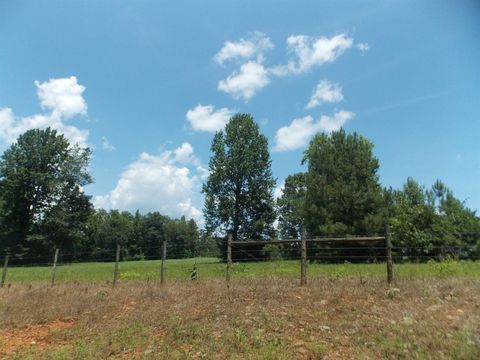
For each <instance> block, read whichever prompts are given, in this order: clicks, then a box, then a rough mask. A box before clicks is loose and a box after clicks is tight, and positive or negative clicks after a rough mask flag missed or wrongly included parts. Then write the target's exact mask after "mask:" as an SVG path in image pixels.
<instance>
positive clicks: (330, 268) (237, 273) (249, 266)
mask: <svg viewBox="0 0 480 360" xmlns="http://www.w3.org/2000/svg"><path fill="white" fill-rule="evenodd" d="M195 262H196V263H197V268H198V273H199V276H200V278H201V279H208V278H220V277H223V276H224V274H225V264H221V263H218V262H217V259H215V258H196V259H182V260H167V265H166V278H167V279H188V277H189V274H190V271H191V269H192V266H193V264H194V263H195ZM113 267H114V264H113V263H81V264H71V265H60V266H58V268H57V281H58V282H64V281H74V280H77V281H85V280H87V281H106V280H111V279H112V276H113ZM233 270H234V277H236V278H248V277H258V276H270V275H277V276H281V277H297V276H299V272H300V263H299V261H296V260H288V261H270V262H252V263H238V264H234V267H233ZM159 271H160V261H156V260H149V261H126V262H121V265H120V272H121V280H133V279H156V278H158V277H159ZM50 274H51V268H50V267H38V266H35V267H14V268H10V269H9V270H8V274H7V283H19V282H23V283H25V282H37V281H49V279H50ZM308 275H309V276H312V277H319V276H329V277H333V278H341V277H352V276H353V277H365V278H369V277H384V276H386V266H385V264H349V263H347V264H317V263H313V264H309V268H308ZM394 275H395V276H396V277H399V278H422V277H448V276H479V275H480V262H458V263H457V262H453V261H452V262H447V263H423V264H396V265H394Z"/></svg>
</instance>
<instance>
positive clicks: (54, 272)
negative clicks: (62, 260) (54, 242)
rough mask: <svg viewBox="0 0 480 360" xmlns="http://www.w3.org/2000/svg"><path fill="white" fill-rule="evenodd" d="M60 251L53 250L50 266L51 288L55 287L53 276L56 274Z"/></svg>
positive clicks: (57, 249)
mask: <svg viewBox="0 0 480 360" xmlns="http://www.w3.org/2000/svg"><path fill="white" fill-rule="evenodd" d="M59 251H60V249H59V248H56V249H55V255H54V256H53V265H52V281H51V284H50V285H51V286H52V287H53V285H55V274H56V273H57V260H58V252H59Z"/></svg>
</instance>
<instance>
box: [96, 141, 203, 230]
mask: <svg viewBox="0 0 480 360" xmlns="http://www.w3.org/2000/svg"><path fill="white" fill-rule="evenodd" d="M199 166H201V165H200V162H199V160H198V159H197V158H196V157H195V156H194V154H193V148H192V146H191V145H190V144H189V143H184V144H182V145H181V146H180V147H178V148H177V149H175V150H173V151H170V150H167V151H163V152H162V153H160V154H159V155H151V154H148V153H142V154H140V156H139V158H138V159H137V160H135V161H134V162H133V163H131V164H130V165H128V167H127V168H126V169H125V171H123V173H122V174H121V176H120V179H119V180H118V182H117V185H116V187H115V188H114V189H113V190H112V191H111V192H110V193H109V194H106V195H101V196H96V197H95V200H94V204H95V206H96V207H97V208H105V209H119V210H128V211H135V210H137V209H141V210H143V211H160V212H161V213H162V214H165V215H169V216H172V217H180V216H182V215H185V216H186V217H187V218H193V219H195V220H196V221H199V222H200V223H202V221H203V220H202V212H201V211H200V210H199V209H198V208H197V207H196V206H195V205H193V202H194V196H195V194H196V193H198V191H199V186H200V181H199V176H198V175H197V174H196V172H197V168H198V167H199ZM200 175H201V174H200Z"/></svg>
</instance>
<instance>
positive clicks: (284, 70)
mask: <svg viewBox="0 0 480 360" xmlns="http://www.w3.org/2000/svg"><path fill="white" fill-rule="evenodd" d="M352 45H353V39H352V38H350V37H348V36H347V35H346V34H339V35H335V36H332V37H330V38H328V37H323V36H322V37H319V38H314V37H310V36H306V35H291V36H289V37H288V38H287V47H288V50H289V51H290V52H291V53H292V54H293V56H294V59H290V60H289V61H288V63H287V65H280V66H277V67H274V68H272V69H271V72H272V73H273V74H274V75H277V76H284V75H289V74H300V73H304V72H307V71H309V70H310V69H311V68H312V67H314V66H318V65H322V64H324V63H328V62H333V61H335V60H336V59H337V58H338V57H339V56H340V55H341V54H343V53H344V52H345V50H347V49H349V48H350V47H352Z"/></svg>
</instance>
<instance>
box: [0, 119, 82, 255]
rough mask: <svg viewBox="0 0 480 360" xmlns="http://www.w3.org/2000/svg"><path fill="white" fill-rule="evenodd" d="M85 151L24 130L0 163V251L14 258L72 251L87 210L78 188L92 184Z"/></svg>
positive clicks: (47, 132)
mask: <svg viewBox="0 0 480 360" xmlns="http://www.w3.org/2000/svg"><path fill="white" fill-rule="evenodd" d="M90 157H91V152H90V150H89V149H88V148H81V147H79V146H77V145H71V144H70V143H69V142H68V141H67V139H66V138H65V137H64V136H63V135H61V134H58V133H57V132H56V131H55V130H52V129H50V128H48V129H46V130H38V129H34V130H29V131H27V132H25V133H24V134H23V135H20V137H19V138H18V139H17V142H16V143H14V144H13V145H11V146H10V147H9V148H8V149H7V150H5V152H4V153H3V155H2V157H1V159H0V197H1V198H2V201H3V214H2V217H3V219H2V221H1V223H2V224H3V225H4V235H3V239H2V243H1V245H0V246H1V247H2V248H3V249H4V250H8V251H10V252H13V253H17V254H29V253H30V254H36V255H39V254H45V253H47V252H49V251H50V250H51V249H52V248H53V247H56V246H62V248H64V249H65V248H67V249H71V248H73V246H74V244H75V242H76V241H78V239H79V237H80V236H82V233H83V227H84V225H85V223H86V220H87V218H88V216H89V214H90V212H91V211H92V207H91V204H90V198H89V197H88V196H86V195H85V194H84V192H83V190H82V187H83V186H85V185H87V184H89V183H91V182H92V178H91V176H90V174H89V173H88V169H87V167H88V162H89V160H90Z"/></svg>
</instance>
